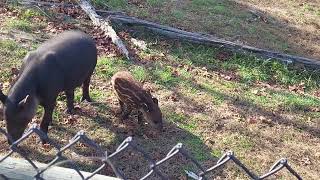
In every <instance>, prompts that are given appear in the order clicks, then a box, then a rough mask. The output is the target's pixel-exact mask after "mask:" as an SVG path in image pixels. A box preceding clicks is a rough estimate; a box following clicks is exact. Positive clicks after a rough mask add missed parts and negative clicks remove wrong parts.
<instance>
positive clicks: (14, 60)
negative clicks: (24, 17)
mask: <svg viewBox="0 0 320 180" xmlns="http://www.w3.org/2000/svg"><path fill="white" fill-rule="evenodd" d="M26 54H27V49H25V48H23V47H22V46H21V45H20V44H18V43H17V42H15V41H13V40H0V62H1V64H0V67H1V71H0V80H1V81H2V82H4V81H7V80H8V79H9V78H10V77H11V68H19V66H20V63H21V60H22V59H23V58H24V56H25V55H26Z"/></svg>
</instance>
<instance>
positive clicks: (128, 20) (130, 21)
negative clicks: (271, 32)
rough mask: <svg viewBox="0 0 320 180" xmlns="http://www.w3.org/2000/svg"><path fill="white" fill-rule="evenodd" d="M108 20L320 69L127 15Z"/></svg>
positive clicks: (316, 62) (314, 63)
mask: <svg viewBox="0 0 320 180" xmlns="http://www.w3.org/2000/svg"><path fill="white" fill-rule="evenodd" d="M108 18H109V19H110V20H111V21H112V22H115V23H121V24H127V25H131V26H141V27H144V28H147V29H149V30H151V31H153V32H156V33H158V34H161V35H164V36H167V37H170V38H174V39H179V40H187V41H191V42H196V43H201V44H209V45H214V46H218V47H223V48H227V49H229V50H231V51H235V52H241V53H243V52H250V53H253V54H255V55H257V56H260V57H263V58H267V59H270V58H274V59H278V60H281V61H283V62H285V63H300V64H304V65H306V66H311V67H320V59H319V60H317V59H311V58H305V57H300V56H293V55H288V54H283V53H280V52H275V51H269V50H264V49H260V48H255V47H252V46H247V45H241V44H238V43H234V42H230V41H226V40H223V39H219V38H217V37H214V36H212V35H208V34H200V33H193V32H188V31H184V30H180V29H176V28H172V27H169V26H164V25H159V24H156V23H153V22H150V21H146V20H141V19H138V18H134V17H130V16H126V15H112V14H110V15H109V16H108Z"/></svg>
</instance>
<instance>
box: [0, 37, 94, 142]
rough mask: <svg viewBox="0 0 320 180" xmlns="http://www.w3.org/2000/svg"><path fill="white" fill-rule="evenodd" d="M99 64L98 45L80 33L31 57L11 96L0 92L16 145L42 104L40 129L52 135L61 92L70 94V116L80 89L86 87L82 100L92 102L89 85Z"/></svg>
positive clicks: (48, 44)
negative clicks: (76, 93) (51, 124)
mask: <svg viewBox="0 0 320 180" xmlns="http://www.w3.org/2000/svg"><path fill="white" fill-rule="evenodd" d="M96 63H97V48H96V45H95V42H94V41H93V40H92V38H91V37H89V36H88V35H87V34H85V33H83V32H80V31H67V32H64V33H61V34H59V35H57V36H56V37H54V38H52V39H50V40H48V41H47V42H45V43H44V44H42V45H41V46H40V47H39V48H38V49H36V50H35V51H32V52H30V53H28V54H27V56H26V57H25V58H24V59H23V64H22V67H21V70H20V74H19V77H18V80H17V81H16V82H15V84H14V85H13V86H12V87H11V88H10V90H9V93H8V95H7V96H6V95H4V94H3V93H2V91H0V100H1V102H2V103H3V104H4V119H5V120H6V124H7V131H8V134H9V135H10V136H11V137H12V139H13V141H16V140H17V139H19V138H20V137H21V136H22V134H23V132H24V130H25V129H26V127H27V125H28V123H29V122H30V121H31V120H32V118H33V117H34V115H35V113H36V109H37V106H38V105H39V104H40V105H41V106H43V107H44V115H43V118H42V121H41V124H40V129H41V130H42V131H43V132H45V133H47V132H48V126H49V124H50V123H51V122H52V113H53V110H54V107H55V105H56V98H57V96H58V95H59V93H60V92H63V91H64V92H65V94H66V97H67V112H69V113H71V112H73V110H74V105H73V103H74V90H75V88H76V87H79V86H81V85H82V91H83V96H82V100H87V101H91V98H90V96H89V83H90V78H91V75H92V73H93V71H94V69H95V66H96ZM9 143H12V142H9Z"/></svg>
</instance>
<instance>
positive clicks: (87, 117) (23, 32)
mask: <svg viewBox="0 0 320 180" xmlns="http://www.w3.org/2000/svg"><path fill="white" fill-rule="evenodd" d="M118 2H121V1H118ZM146 2H148V3H157V2H158V1H146ZM195 2H196V1H195ZM198 2H200V1H198ZM203 2H209V1H203ZM199 8H200V7H199ZM216 9H219V8H216ZM220 9H221V7H220ZM66 12H68V13H69V15H70V16H66V15H65V14H64V13H66ZM46 15H49V16H50V17H51V18H48V17H47V16H44V15H43V14H42V12H39V11H36V10H30V9H23V8H21V7H16V6H13V7H12V6H11V7H10V8H8V7H0V17H4V18H1V20H0V37H1V38H0V63H1V65H0V66H1V72H0V82H1V86H2V87H1V88H2V89H4V91H5V92H6V91H7V90H8V88H9V87H10V83H12V82H13V81H14V77H15V75H16V71H17V69H19V66H20V64H21V61H20V60H21V59H22V58H23V57H24V56H25V54H26V53H27V52H28V51H30V50H32V49H35V48H36V47H37V45H38V44H39V43H41V42H42V41H43V40H44V39H47V38H48V37H49V36H50V35H53V34H56V33H58V32H61V31H63V30H65V29H81V30H84V31H86V32H87V33H90V34H91V35H92V36H93V37H95V39H96V41H97V45H98V48H99V60H98V64H97V67H96V70H95V73H94V77H93V79H92V84H91V95H92V98H93V100H94V101H95V103H92V104H88V103H80V97H81V96H80V95H81V92H80V91H79V90H78V91H77V93H76V102H77V104H78V105H79V106H80V108H81V110H80V111H79V112H78V113H77V114H76V115H73V116H70V115H67V114H65V113H64V110H65V109H66V105H65V104H66V103H65V97H64V95H61V96H60V97H59V98H58V102H57V107H56V110H55V112H54V125H53V126H52V127H51V128H50V129H49V136H50V137H51V138H53V139H54V140H55V141H56V142H57V143H58V144H61V145H65V144H67V143H68V139H70V138H71V137H73V136H74V135H75V134H76V132H77V131H79V130H85V131H86V132H87V135H88V136H89V137H90V138H92V139H94V140H95V141H96V142H98V143H99V144H100V145H101V146H103V147H104V149H107V150H108V151H109V152H112V151H114V150H115V148H116V147H117V146H118V145H119V143H120V142H121V141H123V140H124V139H125V137H127V136H133V137H134V140H135V141H136V142H137V143H138V144H139V145H141V146H142V147H143V148H144V149H145V150H146V151H147V152H149V153H150V155H152V156H153V157H154V158H155V160H159V159H161V158H163V157H164V156H165V155H166V153H167V152H169V150H170V149H171V148H172V147H173V146H174V145H175V144H176V143H178V142H181V143H183V144H184V145H185V147H186V149H188V151H189V152H191V154H192V155H193V156H195V158H196V159H197V160H199V161H200V162H201V163H202V164H204V166H205V167H206V168H207V167H210V166H212V165H213V164H214V163H215V162H216V160H217V158H219V157H220V156H221V155H222V154H223V153H224V152H225V151H226V150H233V151H234V152H235V154H236V156H237V157H238V158H239V159H240V160H241V161H243V162H244V163H245V164H246V165H247V166H248V167H250V168H251V169H253V170H254V171H255V172H257V173H258V174H262V173H265V172H266V171H267V170H268V169H269V167H270V166H271V165H272V164H273V163H274V162H275V161H276V160H277V159H279V158H281V157H287V158H288V160H289V163H290V165H292V166H293V168H294V169H295V170H296V171H297V172H298V173H299V174H300V175H301V176H302V177H303V178H304V179H318V178H319V177H320V172H319V171H318V167H319V166H320V154H319V151H318V150H319V149H320V120H319V118H320V109H319V105H320V99H319V97H318V96H319V91H318V90H317V89H318V82H319V73H318V72H317V71H307V70H304V69H296V68H293V67H290V66H289V67H287V66H285V65H283V64H281V63H279V62H277V61H273V60H271V61H261V60H259V59H258V58H256V57H251V56H244V55H239V54H231V53H229V52H224V51H223V49H215V48H212V47H207V46H201V45H195V44H189V43H183V42H176V41H170V40H165V39H162V38H161V37H156V36H153V35H150V34H149V35H148V34H145V33H133V34H129V33H127V32H126V31H125V30H123V31H122V32H121V33H120V34H121V37H123V38H124V39H126V41H127V42H130V41H131V40H132V37H134V38H135V40H138V42H140V44H145V45H146V48H143V49H140V48H138V47H135V46H134V45H132V43H128V45H129V46H130V47H131V48H132V49H133V50H134V51H135V52H136V53H137V54H138V56H139V58H140V60H139V62H128V61H127V60H125V59H123V58H121V57H119V55H118V53H117V50H116V49H115V47H114V46H113V45H111V42H110V40H109V39H103V35H101V33H100V32H99V30H97V29H96V28H94V27H92V26H91V25H90V21H89V20H88V19H86V18H85V16H84V15H83V14H82V13H81V11H77V10H74V9H72V10H67V11H63V10H61V9H54V10H52V11H48V12H46ZM185 23H188V21H186V22H185ZM190 24H191V23H190ZM173 25H176V24H175V23H173ZM120 29H121V28H120ZM141 34H143V35H141ZM122 69H128V70H129V71H131V72H132V73H133V74H134V76H135V77H136V78H137V79H138V80H139V81H141V82H144V83H145V84H146V86H148V88H150V89H151V91H152V92H153V94H154V95H155V96H156V97H158V99H159V103H160V106H161V109H162V111H163V114H164V117H165V119H166V125H165V132H164V133H163V134H162V135H161V136H157V137H156V136H155V135H154V134H153V133H152V132H151V131H150V130H149V129H148V127H147V126H146V127H143V128H142V129H139V128H138V124H137V122H136V120H135V118H134V117H133V116H132V117H130V118H129V119H128V120H127V121H124V122H121V121H120V119H119V118H118V116H117V115H116V111H117V110H118V102H117V101H116V98H115V97H116V96H115V95H114V93H113V92H112V89H111V85H110V78H111V76H112V75H113V74H114V73H115V72H117V71H118V70H122ZM41 115H42V109H40V108H39V110H38V113H37V116H36V117H35V118H34V120H33V122H37V123H39V121H40V117H41ZM0 125H1V127H2V128H5V122H4V121H1V122H0ZM0 142H1V146H0V151H1V154H5V153H6V152H8V145H7V144H6V139H5V138H4V137H1V140H0ZM22 146H23V148H24V149H25V151H26V152H29V153H30V155H29V156H31V158H32V159H36V160H38V161H41V162H48V161H50V160H52V158H53V156H54V153H55V151H54V150H53V149H52V147H48V146H41V145H39V144H37V143H36V139H34V138H30V139H29V140H28V141H26V142H25V143H24V144H23V145H22ZM74 151H76V152H77V153H78V154H81V155H86V156H94V154H95V152H94V151H93V150H90V149H88V148H87V147H85V146H83V145H82V144H79V145H78V146H77V147H76V148H75V149H74ZM67 156H68V157H70V156H72V157H71V159H74V158H75V157H73V154H72V153H71V152H70V151H67ZM116 162H117V164H118V165H119V167H121V170H123V171H124V172H125V174H127V175H128V176H129V177H131V178H132V179H137V178H138V177H141V176H142V175H143V174H145V173H146V171H147V168H148V165H147V164H146V162H145V161H143V160H142V158H141V156H140V155H139V154H135V153H133V152H128V153H127V154H124V155H123V156H121V157H119V158H117V161H116ZM81 164H86V165H81ZM181 164H185V165H184V166H183V167H181ZM79 165H80V166H81V169H82V170H86V171H92V169H93V168H95V167H97V164H96V163H95V162H93V161H89V160H85V162H79ZM193 168H194V167H193V166H191V165H190V164H189V163H188V161H187V160H185V159H183V158H177V159H175V160H174V161H170V162H168V163H165V164H164V166H163V169H162V171H163V172H165V173H167V174H169V175H172V176H171V179H183V174H184V171H183V170H184V169H188V170H190V169H193ZM102 174H107V175H113V174H112V172H111V169H106V170H104V171H103V172H102ZM211 177H212V178H213V177H215V178H217V179H219V178H220V179H237V178H238V179H248V177H247V176H245V175H244V174H243V173H241V171H240V170H239V169H237V168H236V167H234V166H232V165H228V166H226V168H225V169H224V170H223V171H219V172H216V173H212V174H211ZM273 178H274V179H292V176H290V175H289V174H287V173H286V172H285V171H284V172H280V173H278V174H277V175H276V176H273Z"/></svg>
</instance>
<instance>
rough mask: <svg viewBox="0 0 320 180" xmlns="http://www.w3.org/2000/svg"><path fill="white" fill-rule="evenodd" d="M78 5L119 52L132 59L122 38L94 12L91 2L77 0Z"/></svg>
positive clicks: (107, 21) (106, 21)
mask: <svg viewBox="0 0 320 180" xmlns="http://www.w3.org/2000/svg"><path fill="white" fill-rule="evenodd" d="M78 3H79V5H80V7H81V8H82V9H83V10H84V11H85V12H86V13H87V15H88V16H89V17H90V19H91V20H92V22H93V24H94V25H96V26H100V28H101V29H102V30H103V31H104V32H105V34H106V35H107V36H109V37H110V38H111V39H112V42H113V43H114V44H116V45H117V47H118V49H119V50H120V52H121V53H122V54H123V55H124V56H125V57H126V58H127V59H129V60H132V59H133V58H132V57H131V56H130V54H129V51H128V50H127V48H126V46H125V45H124V43H123V42H122V40H121V39H120V38H119V36H118V35H117V33H116V32H115V30H114V29H113V28H112V26H111V25H110V24H109V20H107V19H104V18H103V17H101V16H100V15H98V14H97V13H96V12H95V9H94V7H92V6H91V4H90V3H89V2H88V1H86V0H79V2H78Z"/></svg>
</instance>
